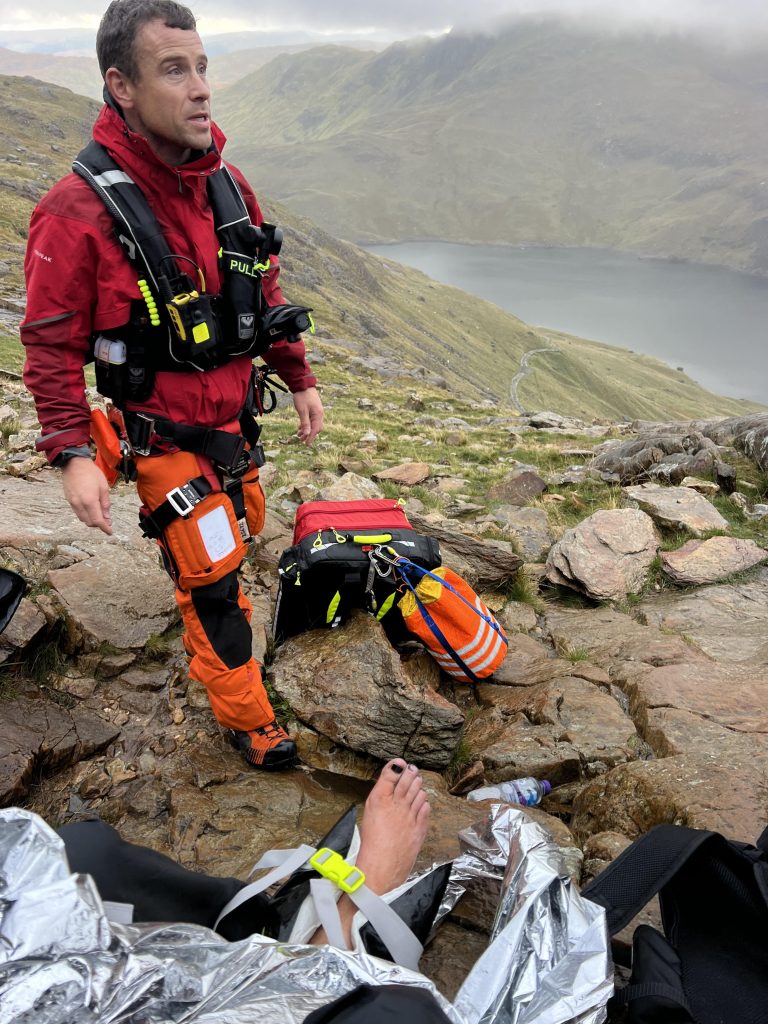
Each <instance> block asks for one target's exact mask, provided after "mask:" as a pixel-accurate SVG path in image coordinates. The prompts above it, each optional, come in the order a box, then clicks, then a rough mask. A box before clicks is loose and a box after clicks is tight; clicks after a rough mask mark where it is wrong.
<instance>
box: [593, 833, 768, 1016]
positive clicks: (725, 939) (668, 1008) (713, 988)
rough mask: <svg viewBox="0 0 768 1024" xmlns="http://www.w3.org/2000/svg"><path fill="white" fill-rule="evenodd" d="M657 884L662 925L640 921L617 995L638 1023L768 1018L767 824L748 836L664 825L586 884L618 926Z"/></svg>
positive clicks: (613, 926)
mask: <svg viewBox="0 0 768 1024" xmlns="http://www.w3.org/2000/svg"><path fill="white" fill-rule="evenodd" d="M657 893H658V895H659V903H660V905H661V914H662V922H663V926H664V935H662V934H661V933H660V932H658V931H657V930H656V929H655V928H652V927H650V926H649V925H641V926H640V927H638V928H637V929H636V931H635V933H634V937H633V945H632V975H631V977H630V981H629V984H628V985H627V987H626V988H624V989H620V990H619V991H618V992H617V994H616V996H615V997H614V1005H615V1004H625V1005H626V1006H627V1007H628V1020H629V1021H630V1022H631V1024H691V1022H693V1024H768V829H766V830H765V831H764V832H763V834H762V835H761V836H760V838H759V839H758V841H757V846H749V845H748V844H746V843H738V842H734V841H732V840H728V839H725V838H724V837H723V836H721V835H719V834H718V833H717V832H706V831H702V830H698V829H692V828H685V827H683V826H678V825H659V826H657V827H656V828H654V829H652V830H651V831H650V832H649V833H647V834H646V835H644V836H641V837H640V838H639V839H637V840H635V842H634V843H633V844H632V845H631V846H630V847H628V848H627V849H626V850H625V851H624V853H622V854H621V855H620V856H619V857H617V858H616V860H615V861H614V862H613V863H612V864H610V865H609V866H608V867H607V868H606V869H605V871H603V872H602V873H601V874H600V875H598V877H597V878H595V879H594V880H593V881H592V882H590V883H589V885H587V886H586V887H585V888H584V889H583V890H582V895H583V896H584V897H586V898H587V899H589V900H591V901H592V902H593V903H597V904H599V905H600V906H602V907H605V909H606V911H607V921H608V930H609V932H610V934H611V935H615V934H616V933H617V932H618V931H620V930H621V929H622V928H624V927H625V926H626V925H627V924H629V922H630V921H631V920H632V919H633V918H634V917H635V916H636V914H637V913H638V912H639V911H640V910H642V908H643V907H644V906H645V905H646V903H648V901H649V900H650V899H651V898H652V897H653V896H655V895H656V894H657Z"/></svg>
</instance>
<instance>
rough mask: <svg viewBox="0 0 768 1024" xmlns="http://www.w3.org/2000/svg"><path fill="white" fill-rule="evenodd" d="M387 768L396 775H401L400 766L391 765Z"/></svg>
mask: <svg viewBox="0 0 768 1024" xmlns="http://www.w3.org/2000/svg"><path fill="white" fill-rule="evenodd" d="M389 767H390V768H391V769H392V771H393V772H397V774H398V775H402V774H403V766H402V765H401V764H391V765H390V766H389Z"/></svg>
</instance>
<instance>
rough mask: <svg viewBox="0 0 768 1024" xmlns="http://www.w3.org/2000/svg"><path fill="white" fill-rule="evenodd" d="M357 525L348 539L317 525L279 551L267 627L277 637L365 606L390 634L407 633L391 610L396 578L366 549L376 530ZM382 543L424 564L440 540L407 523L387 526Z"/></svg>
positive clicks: (328, 623)
mask: <svg viewBox="0 0 768 1024" xmlns="http://www.w3.org/2000/svg"><path fill="white" fill-rule="evenodd" d="M368 534H369V535H370V538H371V539H370V540H369V541H368V542H366V531H364V530H361V532H360V534H359V535H355V538H354V539H353V538H352V537H351V536H349V535H348V534H341V533H338V532H336V531H334V530H322V531H319V532H318V533H317V534H314V535H311V536H308V537H305V538H304V539H303V540H301V541H300V542H299V543H298V544H295V545H294V546H293V547H290V548H286V550H285V551H284V552H283V554H282V555H281V557H280V564H279V573H280V590H279V593H278V598H277V609H276V611H275V620H274V627H273V636H274V639H275V640H276V641H277V642H278V643H280V642H282V641H283V640H285V639H287V638H288V637H291V636H295V635H296V634H297V633H302V632H304V631H305V630H308V629H326V628H334V627H336V626H340V625H342V623H344V622H345V621H346V619H347V618H348V617H349V614H350V612H351V611H352V610H353V609H354V608H362V609H365V610H366V611H369V612H371V613H372V614H373V615H374V616H375V617H376V618H377V619H378V620H379V622H381V624H382V626H383V627H384V629H385V630H386V632H387V635H388V636H389V638H390V640H391V641H393V642H395V643H396V642H398V641H400V640H406V639H409V638H410V634H409V633H408V631H407V630H406V629H405V627H404V625H403V617H402V615H400V613H399V611H398V610H397V604H396V601H397V597H398V590H397V583H398V581H397V579H396V578H395V577H394V576H393V574H392V573H391V572H390V573H388V574H387V575H381V573H380V572H379V571H377V569H376V566H375V565H374V560H373V559H372V557H371V555H372V554H373V552H374V549H375V547H376V546H377V544H378V543H381V534H375V533H373V531H371V530H370V529H369V530H368ZM385 535H386V536H387V538H388V539H387V541H386V542H385V543H386V544H387V547H388V548H391V549H392V550H393V551H394V552H396V553H397V554H399V555H406V556H407V557H408V558H409V559H410V560H411V561H412V562H416V564H417V565H421V566H423V567H424V568H425V569H435V568H437V566H438V565H439V564H440V546H439V544H438V542H437V541H436V540H435V539H434V538H433V537H424V536H421V535H420V534H418V533H415V532H414V531H413V530H411V529H394V528H391V529H387V530H386V534H385Z"/></svg>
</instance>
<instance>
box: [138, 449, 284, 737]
mask: <svg viewBox="0 0 768 1024" xmlns="http://www.w3.org/2000/svg"><path fill="white" fill-rule="evenodd" d="M136 471H137V476H138V480H137V489H138V492H139V497H140V498H141V500H142V502H143V504H144V506H145V507H146V509H148V510H149V511H150V512H154V511H155V510H156V509H157V508H158V507H159V506H161V505H162V504H163V503H164V502H165V501H166V500H167V498H168V494H169V492H172V491H173V489H174V488H176V487H182V486H184V485H186V484H187V483H188V482H189V481H190V480H194V479H196V478H199V477H205V479H206V480H207V481H208V483H209V484H210V485H211V487H212V490H211V492H210V493H209V494H207V495H206V497H204V498H203V499H202V500H201V501H200V502H199V504H197V505H195V507H194V508H193V509H192V510H191V512H189V514H188V515H186V516H182V517H179V518H177V519H175V520H174V521H173V522H172V523H171V524H170V526H168V527H167V528H166V529H165V530H164V531H163V535H162V536H161V537H160V539H159V540H158V544H159V546H160V549H161V553H162V557H163V562H164V564H165V567H166V569H167V570H168V573H169V575H170V576H171V577H172V579H173V581H174V583H175V584H176V603H177V604H178V606H179V610H180V611H181V616H182V620H183V622H184V631H185V632H184V646H185V648H186V650H187V653H188V654H189V656H190V666H189V672H190V676H191V677H192V678H193V679H196V680H197V681H198V682H200V683H202V684H203V686H205V688H206V690H207V691H208V699H209V700H210V702H211V709H212V711H213V713H214V716H215V717H216V720H217V721H218V722H219V723H220V724H221V725H222V726H224V727H225V728H228V729H238V730H249V729H255V728H258V727H259V726H263V725H266V724H267V723H268V722H271V721H272V720H273V719H274V717H275V715H274V712H273V710H272V706H271V704H270V702H269V698H268V697H267V694H266V691H265V689H264V684H263V682H262V679H261V673H260V671H259V666H258V664H257V663H256V661H255V660H254V658H253V654H252V650H251V627H250V619H251V606H250V603H249V602H248V599H247V598H246V597H245V595H244V594H243V592H242V590H241V588H240V583H239V580H238V569H239V567H240V564H241V562H242V560H243V557H244V555H245V550H246V548H245V545H244V544H243V542H242V540H241V539H240V532H239V530H238V527H237V520H236V518H235V513H234V510H233V508H232V503H231V502H230V500H229V498H228V497H227V495H226V494H225V493H223V492H222V491H221V487H220V485H219V482H218V479H217V478H216V475H215V473H214V471H213V468H212V466H211V464H210V462H209V461H208V460H207V459H205V458H204V457H202V456H196V455H194V454H191V453H189V452H175V453H173V454H170V455H157V456H143V457H142V456H139V457H137V459H136Z"/></svg>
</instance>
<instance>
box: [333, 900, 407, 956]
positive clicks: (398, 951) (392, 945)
mask: <svg viewBox="0 0 768 1024" xmlns="http://www.w3.org/2000/svg"><path fill="white" fill-rule="evenodd" d="M348 895H349V898H350V899H351V900H352V902H353V903H354V904H355V906H356V907H357V908H358V909H359V910H361V911H362V912H363V914H364V915H365V916H366V917H367V918H368V920H369V921H370V923H371V924H372V925H373V927H374V928H375V929H376V931H377V932H378V935H379V938H380V939H381V941H382V942H383V943H384V945H385V946H386V947H387V949H388V950H389V952H390V955H391V956H392V958H393V960H394V961H395V963H397V964H400V966H401V967H408V968H409V969H410V970H412V971H417V970H418V969H419V960H420V959H421V954H422V953H423V952H424V947H423V946H422V944H421V943H420V942H419V940H418V939H417V938H416V936H415V935H414V934H413V932H412V931H411V929H410V928H409V927H408V925H407V924H406V923H405V922H404V921H403V920H402V918H400V917H399V916H398V915H397V913H396V912H395V911H394V910H393V909H392V907H390V905H389V904H388V903H387V902H386V900H384V899H382V897H381V896H377V895H376V893H375V892H372V890H371V889H369V888H368V886H367V885H361V886H360V888H359V889H355V891H354V892H351V893H349V894H348ZM336 913H337V914H338V910H337V911H336Z"/></svg>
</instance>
